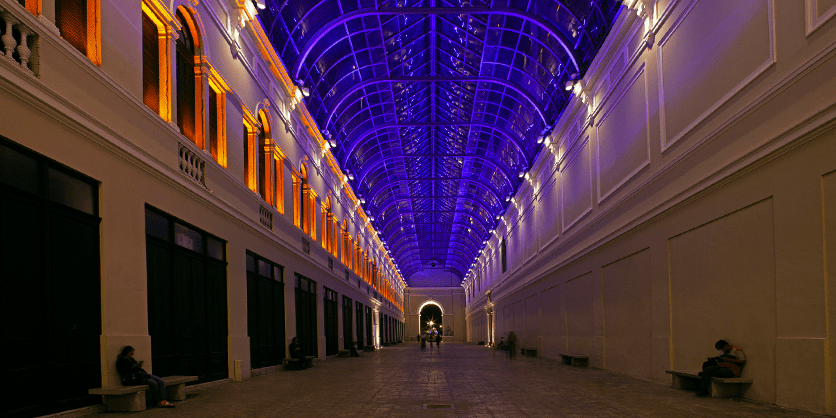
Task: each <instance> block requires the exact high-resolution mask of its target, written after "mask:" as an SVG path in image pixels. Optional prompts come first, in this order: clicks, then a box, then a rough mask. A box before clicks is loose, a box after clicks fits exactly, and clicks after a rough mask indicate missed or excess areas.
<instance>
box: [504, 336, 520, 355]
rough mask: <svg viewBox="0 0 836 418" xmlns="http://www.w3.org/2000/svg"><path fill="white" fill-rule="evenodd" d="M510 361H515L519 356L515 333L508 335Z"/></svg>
mask: <svg viewBox="0 0 836 418" xmlns="http://www.w3.org/2000/svg"><path fill="white" fill-rule="evenodd" d="M506 344H507V345H508V360H513V359H514V357H516V356H517V334H514V331H511V332H510V333H508V342H507V343H506Z"/></svg>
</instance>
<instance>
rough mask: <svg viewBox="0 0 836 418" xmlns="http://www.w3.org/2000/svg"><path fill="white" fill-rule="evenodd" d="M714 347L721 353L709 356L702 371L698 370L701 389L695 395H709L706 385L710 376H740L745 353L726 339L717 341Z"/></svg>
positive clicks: (744, 362)
mask: <svg viewBox="0 0 836 418" xmlns="http://www.w3.org/2000/svg"><path fill="white" fill-rule="evenodd" d="M714 348H716V349H718V350H720V351H722V354H720V355H719V356H717V357H709V358H708V361H706V362H705V363H703V364H702V372H700V376H702V381H701V382H700V383H701V385H700V387H701V388H702V390H700V391H699V392H697V396H711V393H710V392H709V391H708V387H709V386H710V385H711V378H712V377H737V376H740V372H741V371H743V365H745V364H746V355H744V354H743V350H741V349H740V348H738V347H735V346H733V345H731V344H729V343H728V342H727V341H726V340H720V341H717V342H716V343H715V344H714Z"/></svg>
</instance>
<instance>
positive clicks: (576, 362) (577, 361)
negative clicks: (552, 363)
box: [572, 357, 589, 367]
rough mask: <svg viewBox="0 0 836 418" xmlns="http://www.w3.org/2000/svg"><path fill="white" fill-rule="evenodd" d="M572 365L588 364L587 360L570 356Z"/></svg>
mask: <svg viewBox="0 0 836 418" xmlns="http://www.w3.org/2000/svg"><path fill="white" fill-rule="evenodd" d="M572 365H573V366H575V367H586V366H588V365H589V360H587V359H585V358H584V359H580V358H574V357H572Z"/></svg>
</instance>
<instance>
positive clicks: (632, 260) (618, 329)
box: [602, 249, 653, 379]
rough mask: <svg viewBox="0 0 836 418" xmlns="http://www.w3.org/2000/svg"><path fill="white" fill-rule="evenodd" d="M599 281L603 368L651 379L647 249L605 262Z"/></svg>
mask: <svg viewBox="0 0 836 418" xmlns="http://www.w3.org/2000/svg"><path fill="white" fill-rule="evenodd" d="M602 280H603V288H604V292H603V293H604V295H603V299H604V327H605V330H606V336H605V339H604V347H605V348H604V353H605V356H606V358H605V364H606V367H607V369H611V370H614V371H617V372H620V373H625V374H629V375H631V376H636V377H641V378H644V379H650V378H652V373H651V366H652V364H651V357H650V355H648V349H647V348H648V347H649V346H650V345H651V334H652V323H653V321H652V317H651V314H652V312H651V306H652V300H651V293H650V251H649V249H644V250H642V251H639V252H637V253H635V254H631V255H629V256H627V257H625V258H622V259H620V260H618V261H615V262H613V263H611V264H608V265H605V266H604V267H603V269H602Z"/></svg>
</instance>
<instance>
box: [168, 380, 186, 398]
mask: <svg viewBox="0 0 836 418" xmlns="http://www.w3.org/2000/svg"><path fill="white" fill-rule="evenodd" d="M165 394H166V397H167V398H168V399H170V400H172V401H183V400H186V384H185V383H180V384H177V385H171V386H168V385H166V387H165Z"/></svg>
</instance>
